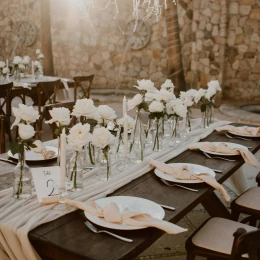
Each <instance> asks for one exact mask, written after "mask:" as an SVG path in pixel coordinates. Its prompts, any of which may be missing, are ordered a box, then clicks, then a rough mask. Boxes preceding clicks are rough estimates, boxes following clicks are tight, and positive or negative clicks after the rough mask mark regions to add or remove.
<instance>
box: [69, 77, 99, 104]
mask: <svg viewBox="0 0 260 260" xmlns="http://www.w3.org/2000/svg"><path fill="white" fill-rule="evenodd" d="M94 76H95V75H94V74H92V75H89V76H77V77H74V78H73V79H74V81H75V90H74V96H75V97H77V98H79V99H82V98H89V96H90V89H91V86H92V83H93V80H94ZM80 91H81V92H82V93H80Z"/></svg>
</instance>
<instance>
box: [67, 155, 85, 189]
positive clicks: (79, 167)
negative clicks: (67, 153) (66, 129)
mask: <svg viewBox="0 0 260 260" xmlns="http://www.w3.org/2000/svg"><path fill="white" fill-rule="evenodd" d="M68 179H69V181H70V182H71V186H72V188H71V189H70V190H71V191H78V190H82V189H83V163H82V159H81V157H80V153H79V152H78V151H75V152H74V154H73V156H72V158H71V159H70V162H69V167H68Z"/></svg>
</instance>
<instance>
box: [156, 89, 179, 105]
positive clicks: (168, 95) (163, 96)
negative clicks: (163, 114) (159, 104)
mask: <svg viewBox="0 0 260 260" xmlns="http://www.w3.org/2000/svg"><path fill="white" fill-rule="evenodd" d="M173 99H176V97H175V95H174V94H173V93H172V92H169V91H167V90H166V89H161V90H160V93H159V95H157V100H161V101H164V102H166V103H168V102H169V101H171V100H173Z"/></svg>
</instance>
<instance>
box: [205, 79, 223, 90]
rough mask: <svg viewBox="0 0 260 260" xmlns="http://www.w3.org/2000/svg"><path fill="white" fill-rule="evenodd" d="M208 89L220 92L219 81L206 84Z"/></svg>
mask: <svg viewBox="0 0 260 260" xmlns="http://www.w3.org/2000/svg"><path fill="white" fill-rule="evenodd" d="M208 87H209V88H210V87H211V88H214V89H215V90H216V92H217V91H221V90H222V89H221V87H220V84H219V81H218V80H211V81H210V82H209V83H208Z"/></svg>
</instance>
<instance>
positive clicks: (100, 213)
mask: <svg viewBox="0 0 260 260" xmlns="http://www.w3.org/2000/svg"><path fill="white" fill-rule="evenodd" d="M54 200H55V199H54ZM54 200H52V201H53V202H54ZM45 203H46V204H47V205H49V204H50V200H49V199H48V198H47V199H45V198H44V199H43V200H42V203H41V204H42V205H45ZM66 204H68V205H70V206H72V207H76V208H78V209H81V210H84V211H86V212H88V213H90V214H91V215H94V216H97V217H99V218H104V219H105V220H106V221H107V222H110V223H118V224H121V223H124V224H127V225H129V226H138V227H154V228H158V229H161V230H163V231H165V232H166V233H168V234H179V233H182V232H185V231H187V229H185V228H182V227H179V226H177V225H175V224H172V223H170V222H167V221H164V220H160V219H156V218H153V217H152V216H151V215H149V214H146V213H143V212H136V211H131V210H129V209H125V210H124V211H123V212H120V209H119V207H118V205H117V204H116V203H114V202H112V203H109V204H107V205H106V206H105V207H104V208H103V209H102V208H100V207H99V206H98V205H97V204H96V203H95V202H94V201H89V202H87V203H83V202H81V201H74V200H70V199H68V200H67V201H66Z"/></svg>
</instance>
